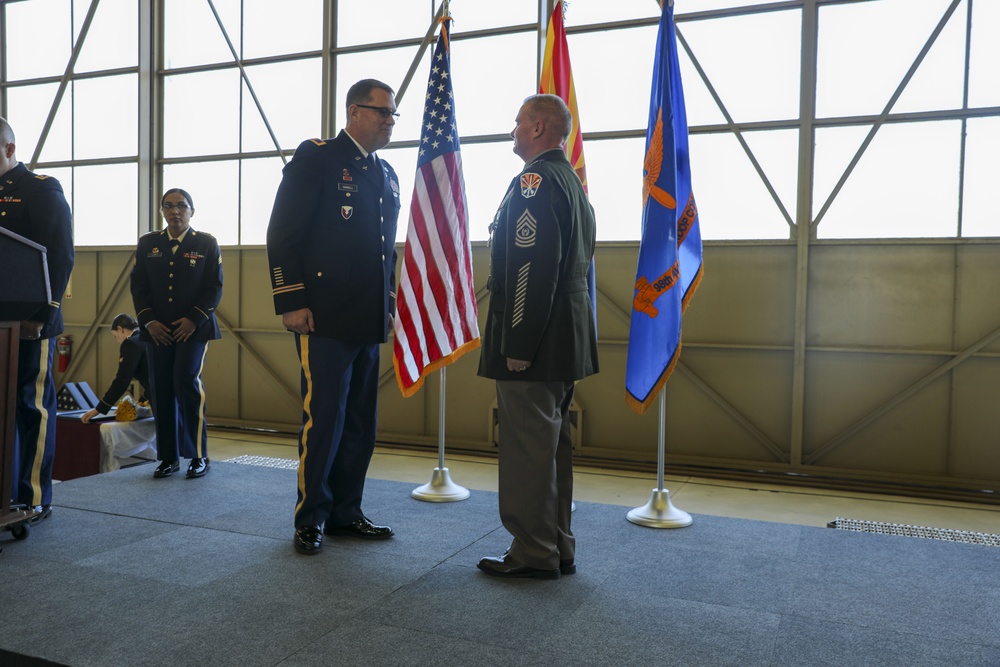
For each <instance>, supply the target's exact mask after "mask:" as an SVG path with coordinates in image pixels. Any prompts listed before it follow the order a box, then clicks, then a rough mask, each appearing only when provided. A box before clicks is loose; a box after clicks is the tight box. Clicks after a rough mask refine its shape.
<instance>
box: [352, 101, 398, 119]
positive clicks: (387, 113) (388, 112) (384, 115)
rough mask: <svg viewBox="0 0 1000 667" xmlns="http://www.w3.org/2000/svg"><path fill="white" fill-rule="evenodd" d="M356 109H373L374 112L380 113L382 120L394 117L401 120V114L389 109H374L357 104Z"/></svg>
mask: <svg viewBox="0 0 1000 667" xmlns="http://www.w3.org/2000/svg"><path fill="white" fill-rule="evenodd" d="M354 106H356V107H361V108H362V109H371V110H372V111H378V115H379V116H381V117H382V118H388V117H389V116H392V117H393V118H399V114H398V113H396V112H395V111H393V110H392V109H390V108H388V107H373V106H371V105H368V104H355V105H354Z"/></svg>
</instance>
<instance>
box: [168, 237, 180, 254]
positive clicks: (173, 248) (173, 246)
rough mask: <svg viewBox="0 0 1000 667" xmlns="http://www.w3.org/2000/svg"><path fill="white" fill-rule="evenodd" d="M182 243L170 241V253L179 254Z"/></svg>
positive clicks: (175, 240)
mask: <svg viewBox="0 0 1000 667" xmlns="http://www.w3.org/2000/svg"><path fill="white" fill-rule="evenodd" d="M180 244H181V242H180V241H178V240H177V239H170V252H172V253H174V252H177V247H178V246H180Z"/></svg>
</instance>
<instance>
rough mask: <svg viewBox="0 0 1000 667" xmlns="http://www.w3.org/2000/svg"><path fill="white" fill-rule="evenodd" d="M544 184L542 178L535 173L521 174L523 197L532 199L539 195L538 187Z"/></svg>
mask: <svg viewBox="0 0 1000 667" xmlns="http://www.w3.org/2000/svg"><path fill="white" fill-rule="evenodd" d="M541 184H542V177H541V176H539V175H538V174H536V173H534V172H528V173H527V174H521V196H522V197H524V198H525V199H531V198H532V197H534V196H535V195H536V194H537V193H538V186H539V185H541Z"/></svg>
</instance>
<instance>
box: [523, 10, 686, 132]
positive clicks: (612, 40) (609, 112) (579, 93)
mask: <svg viewBox="0 0 1000 667" xmlns="http://www.w3.org/2000/svg"><path fill="white" fill-rule="evenodd" d="M654 6H655V5H654ZM567 42H568V44H569V53H570V58H571V60H572V63H573V83H574V84H575V86H576V101H577V105H578V106H579V108H580V127H581V128H582V129H583V132H584V134H586V133H588V132H600V131H605V130H621V129H632V130H635V129H645V127H646V116H647V114H648V113H649V91H650V85H651V83H652V80H653V58H654V54H655V51H656V28H655V27H652V26H651V27H646V28H631V29H628V30H614V31H609V32H591V33H583V34H580V35H570V36H568V37H567ZM609 53H614V54H615V57H616V60H617V61H618V62H619V63H623V64H624V63H628V65H627V66H622V67H617V68H616V69H615V73H614V79H615V80H614V90H615V91H629V92H630V94H629V95H627V96H621V97H619V96H618V95H616V94H615V93H614V92H613V91H612V90H610V89H609V82H608V54H609ZM682 76H683V75H682ZM685 83H686V80H685ZM514 113H515V114H516V113H517V110H516V109H515V110H514ZM510 125H511V126H513V122H510Z"/></svg>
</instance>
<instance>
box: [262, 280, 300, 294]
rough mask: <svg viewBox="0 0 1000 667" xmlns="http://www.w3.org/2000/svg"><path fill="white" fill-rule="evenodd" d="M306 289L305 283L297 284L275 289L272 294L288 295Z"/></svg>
mask: <svg viewBox="0 0 1000 667" xmlns="http://www.w3.org/2000/svg"><path fill="white" fill-rule="evenodd" d="M305 288H306V286H305V283H295V284H294V285H286V286H285V287H275V288H274V289H273V290H271V294H273V295H278V294H287V293H288V292H299V291H301V290H304V289H305Z"/></svg>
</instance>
